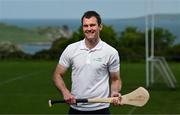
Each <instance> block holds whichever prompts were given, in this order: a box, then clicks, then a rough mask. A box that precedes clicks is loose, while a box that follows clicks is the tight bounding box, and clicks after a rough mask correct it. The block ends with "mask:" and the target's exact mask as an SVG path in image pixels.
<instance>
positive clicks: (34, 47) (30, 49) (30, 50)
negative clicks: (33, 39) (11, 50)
mask: <svg viewBox="0 0 180 115" xmlns="http://www.w3.org/2000/svg"><path fill="white" fill-rule="evenodd" d="M19 47H20V48H21V49H22V50H23V52H25V53H27V54H31V55H32V54H35V53H36V52H39V51H41V50H48V49H50V48H51V44H41V45H39V44H20V45H19Z"/></svg>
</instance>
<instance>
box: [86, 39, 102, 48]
mask: <svg viewBox="0 0 180 115" xmlns="http://www.w3.org/2000/svg"><path fill="white" fill-rule="evenodd" d="M99 41H100V38H98V39H92V40H87V39H85V45H86V47H87V48H89V49H93V48H94V47H95V46H96V45H97V44H98V43H99Z"/></svg>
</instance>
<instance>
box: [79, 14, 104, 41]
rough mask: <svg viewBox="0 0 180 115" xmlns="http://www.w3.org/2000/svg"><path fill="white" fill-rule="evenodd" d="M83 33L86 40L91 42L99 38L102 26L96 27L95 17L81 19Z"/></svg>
mask: <svg viewBox="0 0 180 115" xmlns="http://www.w3.org/2000/svg"><path fill="white" fill-rule="evenodd" d="M82 28H83V32H84V35H85V38H86V39H87V40H93V39H98V38H99V33H100V30H101V29H102V25H98V22H97V19H96V18H95V17H91V18H83V25H82Z"/></svg>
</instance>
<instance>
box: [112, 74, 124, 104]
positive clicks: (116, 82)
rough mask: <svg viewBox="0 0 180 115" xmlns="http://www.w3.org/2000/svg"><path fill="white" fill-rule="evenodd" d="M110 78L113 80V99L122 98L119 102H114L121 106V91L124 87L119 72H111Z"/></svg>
mask: <svg viewBox="0 0 180 115" xmlns="http://www.w3.org/2000/svg"><path fill="white" fill-rule="evenodd" d="M110 78H111V97H120V99H119V100H114V104H115V105H119V104H120V100H121V94H120V93H119V91H120V90H121V87H122V81H121V78H120V74H119V71H118V72H110Z"/></svg>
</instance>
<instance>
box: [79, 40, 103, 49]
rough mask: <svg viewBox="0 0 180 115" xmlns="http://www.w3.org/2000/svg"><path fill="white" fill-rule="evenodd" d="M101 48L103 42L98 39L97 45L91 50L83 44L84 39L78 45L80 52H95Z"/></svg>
mask: <svg viewBox="0 0 180 115" xmlns="http://www.w3.org/2000/svg"><path fill="white" fill-rule="evenodd" d="M102 47H103V42H102V40H101V39H100V40H99V42H98V44H97V45H96V46H95V47H94V48H92V49H89V48H87V47H86V44H85V39H84V40H82V41H81V44H80V49H81V50H91V51H96V50H100V49H101V48H102Z"/></svg>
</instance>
